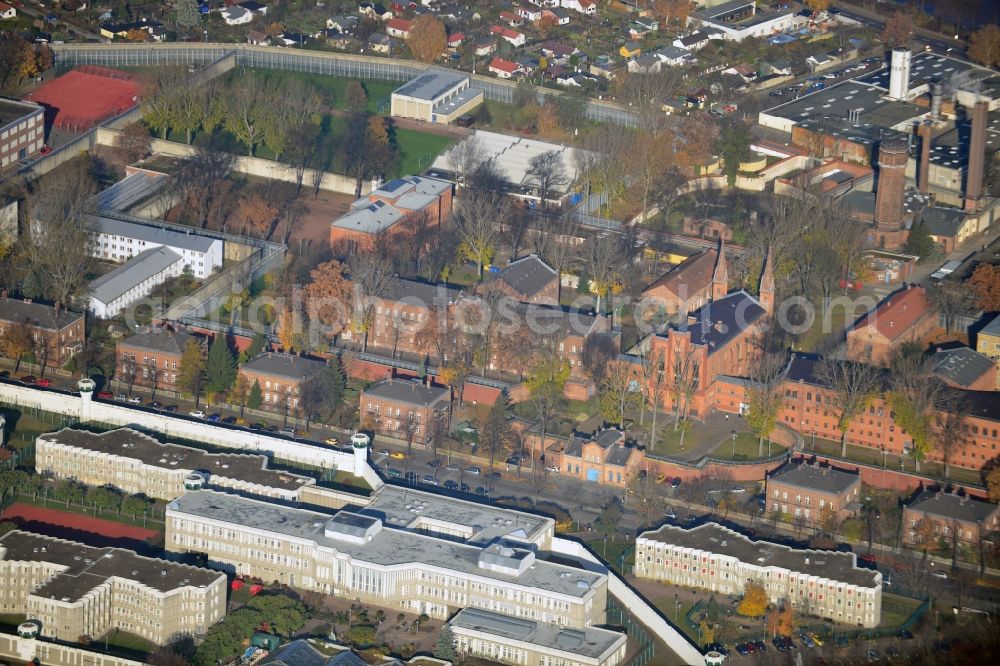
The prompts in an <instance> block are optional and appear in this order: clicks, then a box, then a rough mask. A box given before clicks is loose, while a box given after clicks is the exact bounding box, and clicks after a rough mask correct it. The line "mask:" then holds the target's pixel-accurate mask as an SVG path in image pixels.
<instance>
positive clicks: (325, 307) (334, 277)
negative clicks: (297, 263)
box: [305, 260, 351, 337]
mask: <svg viewBox="0 0 1000 666" xmlns="http://www.w3.org/2000/svg"><path fill="white" fill-rule="evenodd" d="M309 277H310V278H311V282H310V283H309V284H307V285H306V287H305V306H306V313H307V314H308V317H309V320H310V321H311V322H314V323H318V324H322V325H323V326H325V327H326V331H325V333H326V335H327V336H328V337H333V336H335V335H337V334H338V333H340V331H342V330H343V328H344V326H346V325H347V324H348V323H349V322H350V315H351V302H350V301H351V283H350V281H349V280H348V279H347V278H345V277H344V271H343V266H342V265H341V263H340V262H339V261H336V260H334V261H327V262H326V263H322V264H320V265H319V266H317V267H316V268H314V269H313V270H312V271H311V272H310V273H309Z"/></svg>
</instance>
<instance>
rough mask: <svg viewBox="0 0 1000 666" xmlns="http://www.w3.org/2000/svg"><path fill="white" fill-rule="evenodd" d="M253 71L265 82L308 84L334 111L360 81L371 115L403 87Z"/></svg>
mask: <svg viewBox="0 0 1000 666" xmlns="http://www.w3.org/2000/svg"><path fill="white" fill-rule="evenodd" d="M238 71H239V70H233V72H231V73H229V74H227V75H226V77H223V78H224V79H227V78H228V79H233V78H236V77H238V76H239V73H238ZM253 71H254V73H255V74H256V76H258V77H260V78H261V79H263V80H265V81H271V82H278V81H287V80H289V79H298V80H299V81H302V82H304V83H308V84H309V85H311V86H313V87H314V88H316V90H318V91H319V92H320V93H322V94H323V95H324V96H325V97H326V100H327V104H329V105H330V106H331V107H333V108H335V109H346V106H345V101H346V99H347V85H348V84H349V83H350V82H351V81H354V80H358V81H361V85H362V86H364V88H365V92H366V93H367V94H368V104H367V105H366V106H365V109H366V110H367V111H370V112H371V113H378V100H380V99H381V98H383V97H387V96H388V95H389V94H390V93H391V92H392V91H393V90H395V89H396V88H398V87H399V86H401V85H403V84H402V82H400V81H376V80H374V79H350V78H346V77H340V76H328V75H326V74H308V73H305V72H287V71H284V70H280V71H279V70H269V69H257V70H253Z"/></svg>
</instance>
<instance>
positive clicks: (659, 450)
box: [653, 415, 704, 456]
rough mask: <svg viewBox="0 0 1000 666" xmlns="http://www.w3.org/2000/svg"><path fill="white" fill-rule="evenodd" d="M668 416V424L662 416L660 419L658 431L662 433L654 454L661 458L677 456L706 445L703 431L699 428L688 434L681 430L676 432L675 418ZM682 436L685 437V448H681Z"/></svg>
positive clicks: (692, 429)
mask: <svg viewBox="0 0 1000 666" xmlns="http://www.w3.org/2000/svg"><path fill="white" fill-rule="evenodd" d="M667 416H668V418H667V419H666V422H664V419H663V416H662V415H661V416H660V417H658V419H659V423H657V430H659V431H660V432H659V434H658V436H657V438H656V442H655V444H654V445H653V453H656V454H659V455H661V456H676V455H681V454H683V453H686V452H688V451H690V450H691V449H693V448H696V447H698V446H701V445H702V444H703V443H704V441H703V436H702V434H701V433H702V431H701V430H700V429H699V428H697V427H691V428H688V429H687V431H686V432H685V431H683V430H681V429H678V430H674V428H673V422H674V421H673V417H672V416H670V415H667ZM682 434H683V435H684V442H683V447H682V446H681V435H682Z"/></svg>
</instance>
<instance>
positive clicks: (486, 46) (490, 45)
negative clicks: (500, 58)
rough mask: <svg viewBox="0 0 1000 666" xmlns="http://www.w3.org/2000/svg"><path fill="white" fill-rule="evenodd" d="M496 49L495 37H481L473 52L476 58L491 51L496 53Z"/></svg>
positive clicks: (489, 53)
mask: <svg viewBox="0 0 1000 666" xmlns="http://www.w3.org/2000/svg"><path fill="white" fill-rule="evenodd" d="M496 50H497V42H496V40H495V39H483V40H481V41H479V42H476V48H475V51H474V53H475V55H476V57H477V58H481V57H483V56H488V55H491V54H493V53H496ZM490 71H491V72H492V71H493V70H492V69H490ZM508 78H509V77H508Z"/></svg>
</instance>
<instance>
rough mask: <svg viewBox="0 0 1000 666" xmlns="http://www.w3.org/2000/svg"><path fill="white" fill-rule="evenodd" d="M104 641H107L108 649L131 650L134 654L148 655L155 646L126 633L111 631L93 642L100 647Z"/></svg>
mask: <svg viewBox="0 0 1000 666" xmlns="http://www.w3.org/2000/svg"><path fill="white" fill-rule="evenodd" d="M105 639H107V645H108V647H117V648H122V649H123V650H131V651H134V652H142V653H146V654H148V653H150V652H152V651H153V650H155V649H156V645H154V644H153V643H151V642H149V641H147V640H146V639H144V638H141V637H139V636H136V635H135V634H130V633H128V632H127V631H112V632H110V633H109V634H107V635H106V636H102V637H101V638H99V639H97V640H96V641H94V642H95V643H97V644H98V645H102V644H103V643H104V642H105Z"/></svg>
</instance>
